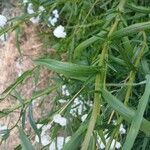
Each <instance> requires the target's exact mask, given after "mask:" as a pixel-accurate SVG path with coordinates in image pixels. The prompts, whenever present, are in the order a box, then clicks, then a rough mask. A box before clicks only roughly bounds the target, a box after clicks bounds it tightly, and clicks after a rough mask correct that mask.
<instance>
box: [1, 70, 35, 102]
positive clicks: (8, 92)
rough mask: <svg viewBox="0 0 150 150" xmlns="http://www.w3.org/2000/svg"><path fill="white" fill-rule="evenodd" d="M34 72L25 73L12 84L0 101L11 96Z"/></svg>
mask: <svg viewBox="0 0 150 150" xmlns="http://www.w3.org/2000/svg"><path fill="white" fill-rule="evenodd" d="M31 74H32V70H29V71H26V72H24V73H23V74H22V75H21V76H20V77H19V78H17V79H16V81H15V82H14V83H13V84H11V85H10V86H9V87H8V88H7V89H6V90H5V91H4V92H3V93H2V94H1V95H0V100H2V99H4V98H5V97H6V96H7V95H9V94H10V93H11V92H12V91H13V90H14V89H15V88H16V87H17V86H18V85H19V84H20V83H22V82H23V81H24V80H25V79H27V78H28V77H29V76H31Z"/></svg>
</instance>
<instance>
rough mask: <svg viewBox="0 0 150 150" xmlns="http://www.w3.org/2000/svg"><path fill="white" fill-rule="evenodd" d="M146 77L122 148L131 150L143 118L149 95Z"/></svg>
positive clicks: (149, 79) (149, 76)
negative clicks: (143, 89) (143, 88)
mask: <svg viewBox="0 0 150 150" xmlns="http://www.w3.org/2000/svg"><path fill="white" fill-rule="evenodd" d="M146 79H147V80H146V83H147V84H146V88H145V91H144V94H143V96H142V97H141V99H140V100H139V104H138V108H137V111H136V112H135V114H134V117H133V119H132V123H131V127H130V130H129V132H128V134H127V137H126V141H125V143H124V145H123V150H131V148H132V147H133V144H134V141H135V139H136V137H137V135H138V132H139V129H140V126H141V123H142V120H143V115H144V111H145V109H146V105H147V103H148V100H149V97H150V75H147V76H146Z"/></svg>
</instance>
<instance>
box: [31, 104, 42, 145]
mask: <svg viewBox="0 0 150 150" xmlns="http://www.w3.org/2000/svg"><path fill="white" fill-rule="evenodd" d="M29 121H30V125H31V127H32V128H33V130H34V132H35V133H36V134H37V136H38V138H39V141H40V143H41V135H40V132H39V130H38V128H37V126H36V123H35V121H34V118H33V112H32V106H31V105H30V106H29Z"/></svg>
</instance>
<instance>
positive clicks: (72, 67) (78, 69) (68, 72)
mask: <svg viewBox="0 0 150 150" xmlns="http://www.w3.org/2000/svg"><path fill="white" fill-rule="evenodd" d="M35 63H36V64H37V65H42V66H45V67H47V68H48V69H50V70H53V71H55V72H57V73H60V74H63V75H64V76H66V77H70V78H73V79H78V80H86V79H87V78H88V77H89V76H90V75H92V74H93V75H95V74H96V73H97V72H98V67H94V66H83V65H77V64H73V63H67V62H61V61H57V60H53V59H38V60H36V61H35Z"/></svg>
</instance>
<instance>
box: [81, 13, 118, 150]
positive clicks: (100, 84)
mask: <svg viewBox="0 0 150 150" xmlns="http://www.w3.org/2000/svg"><path fill="white" fill-rule="evenodd" d="M117 17H118V16H117ZM117 17H116V18H117ZM118 23H119V19H118V18H117V19H116V20H115V22H114V24H113V25H112V27H111V29H110V32H109V33H108V37H109V36H111V34H112V33H113V32H114V30H115V29H116V27H117V25H118ZM107 58H108V43H107V42H105V43H104V45H103V49H102V52H101V55H100V58H99V66H100V67H101V68H103V69H102V71H100V72H99V73H98V74H97V75H96V79H95V91H96V92H95V94H94V105H93V111H92V115H91V118H90V122H89V125H88V129H87V133H86V135H85V138H84V141H83V143H82V148H81V150H87V149H88V146H89V142H90V139H91V136H92V133H93V130H94V127H95V124H96V120H97V117H98V115H99V113H100V103H101V94H100V93H99V92H97V91H99V90H102V89H103V88H105V82H106V70H107V66H106V61H105V60H106V59H107Z"/></svg>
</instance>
